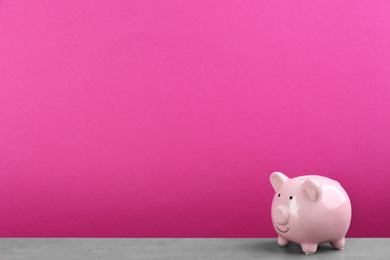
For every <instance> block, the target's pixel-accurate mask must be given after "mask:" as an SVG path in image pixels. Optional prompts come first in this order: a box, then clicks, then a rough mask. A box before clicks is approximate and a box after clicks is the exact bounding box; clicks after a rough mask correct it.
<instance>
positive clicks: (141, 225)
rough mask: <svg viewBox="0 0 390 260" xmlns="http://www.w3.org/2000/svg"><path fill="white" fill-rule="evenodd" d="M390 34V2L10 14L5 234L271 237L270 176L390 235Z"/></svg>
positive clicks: (157, 4)
mask: <svg viewBox="0 0 390 260" xmlns="http://www.w3.org/2000/svg"><path fill="white" fill-rule="evenodd" d="M389 28H390V2H389V1H385V0H384V1H356V0H351V1H339V0H337V1H311V0H310V1H273V0H269V1H255V0H253V1H242V0H237V1H197V0H193V1H180V0H177V1H125V0H123V1H119V0H117V1H108V0H107V1H92V0H91V1H79V0H71V1H70V0H66V1H65V0H63V1H51V0H42V1H12V0H3V1H0V176H1V181H0V236H3V237H4V236H5V237H8V236H12V237H20V236H22V237H31V236H39V237H67V236H71V237H86V236H88V237H90V236H91V237H276V233H275V231H274V230H273V227H272V224H271V219H270V206H271V200H272V196H273V189H272V187H271V185H270V184H269V180H268V179H269V175H270V174H271V172H273V171H276V170H277V171H282V172H284V173H285V174H287V175H289V176H290V177H294V176H298V175H303V174H319V175H325V176H328V177H331V178H335V179H337V180H338V181H340V182H341V183H342V184H343V186H344V187H345V189H346V190H347V192H348V193H349V195H350V198H351V201H352V207H353V216H352V225H351V228H350V231H349V233H348V235H349V236H350V237H362V236H378V237H382V236H390V226H389V225H388V217H389V214H390V206H389V203H390V195H389V194H390V193H389V184H390V175H389V174H390V137H389V136H390V134H389V133H390V120H389V114H390V29H389ZM386 223H387V224H386Z"/></svg>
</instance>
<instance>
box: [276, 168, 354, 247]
mask: <svg viewBox="0 0 390 260" xmlns="http://www.w3.org/2000/svg"><path fill="white" fill-rule="evenodd" d="M270 181H271V184H272V187H273V188H274V189H275V195H274V198H273V201H272V208H271V215H272V224H273V225H274V228H275V231H276V232H277V233H278V244H279V245H280V246H287V245H288V244H290V243H291V242H294V243H298V244H300V245H301V246H302V250H303V252H305V253H306V254H313V253H315V252H316V251H317V247H318V244H320V243H330V244H331V245H332V246H333V247H334V248H336V249H343V248H344V245H345V234H346V233H347V231H348V228H349V225H350V223H351V215H352V212H351V202H350V200H349V197H348V194H347V193H346V191H345V190H344V189H343V187H341V185H340V183H338V182H337V181H335V180H332V179H329V178H326V177H322V176H317V175H306V176H300V177H296V178H292V179H290V178H288V177H287V176H286V175H284V174H283V173H280V172H274V173H272V174H271V176H270Z"/></svg>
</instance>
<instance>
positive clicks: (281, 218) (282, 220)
mask: <svg viewBox="0 0 390 260" xmlns="http://www.w3.org/2000/svg"><path fill="white" fill-rule="evenodd" d="M273 217H274V220H275V221H276V223H278V224H280V225H284V224H286V223H287V222H288V219H289V217H290V214H289V212H288V209H287V208H286V207H283V206H277V207H276V208H275V209H274V211H273Z"/></svg>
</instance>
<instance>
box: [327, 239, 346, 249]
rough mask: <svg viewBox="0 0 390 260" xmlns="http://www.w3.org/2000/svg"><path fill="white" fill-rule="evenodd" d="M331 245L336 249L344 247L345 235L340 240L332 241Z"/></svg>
mask: <svg viewBox="0 0 390 260" xmlns="http://www.w3.org/2000/svg"><path fill="white" fill-rule="evenodd" d="M330 245H331V246H333V247H334V248H336V249H343V248H344V245H345V238H344V237H343V238H342V239H340V240H337V241H333V242H330Z"/></svg>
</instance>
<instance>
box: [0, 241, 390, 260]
mask: <svg viewBox="0 0 390 260" xmlns="http://www.w3.org/2000/svg"><path fill="white" fill-rule="evenodd" d="M8 259H67V260H68V259H115V260H117V259H118V260H120V259H240V260H244V259H306V260H307V259H310V260H313V259H332V260H333V259H354V260H356V259H390V238H349V239H347V241H346V245H345V249H344V250H334V249H333V248H332V247H331V246H330V245H329V244H320V246H319V248H318V251H317V253H315V254H314V255H305V254H304V253H303V252H302V250H301V247H300V246H299V245H297V244H290V245H289V246H288V247H279V246H278V245H277V241H276V239H274V238H265V239H264V238H263V239H245V238H242V239H240V238H235V239H229V238H225V239H223V238H207V239H204V238H0V260H8Z"/></svg>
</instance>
